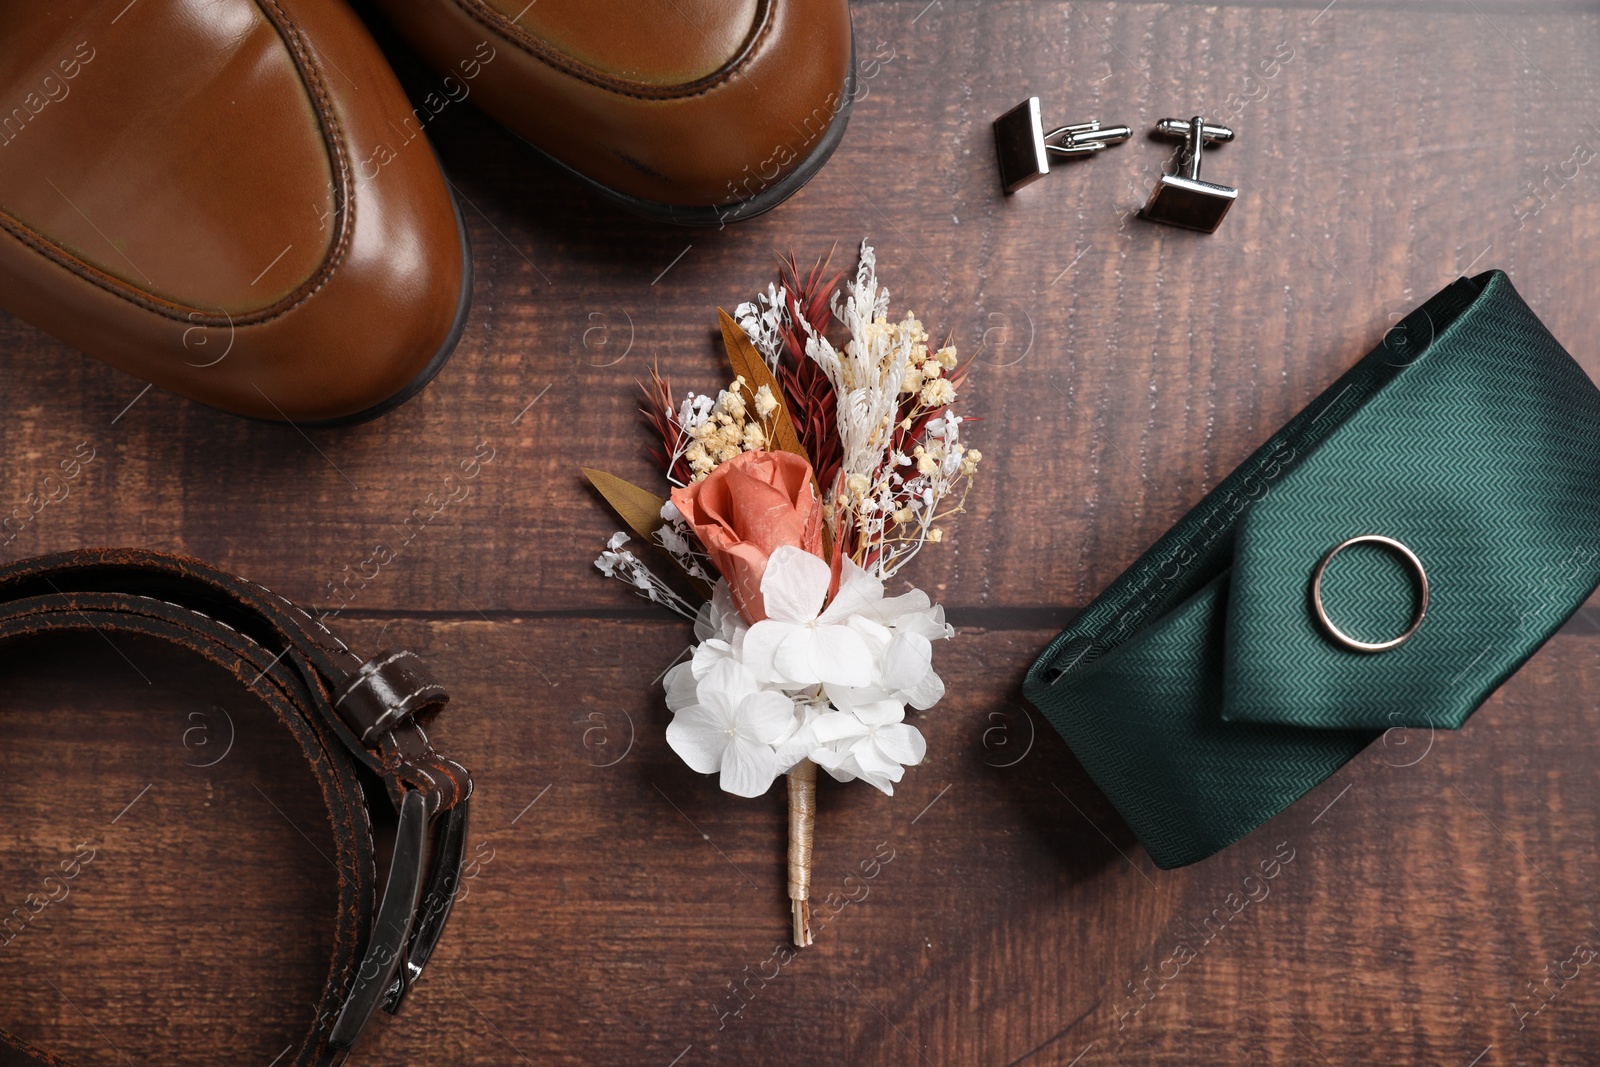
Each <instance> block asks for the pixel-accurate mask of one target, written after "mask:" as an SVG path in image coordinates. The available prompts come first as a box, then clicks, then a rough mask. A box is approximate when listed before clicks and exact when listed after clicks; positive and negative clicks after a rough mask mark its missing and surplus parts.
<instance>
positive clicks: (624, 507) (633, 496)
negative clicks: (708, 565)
mask: <svg viewBox="0 0 1600 1067" xmlns="http://www.w3.org/2000/svg"><path fill="white" fill-rule="evenodd" d="M578 469H579V470H581V471H583V476H584V477H585V478H587V479H589V484H590V485H592V486H594V487H595V488H596V489H597V490H599V491H600V495H601V496H603V497H605V498H606V503H607V504H610V505H611V507H612V509H613V510H615V511H616V513H617V515H618V516H620V517H621V519H622V521H623V522H624V523H626V524H627V526H628V529H630V530H632V531H633V532H634V533H635V534H637V535H638V536H639V538H640V539H642V540H643V541H644V542H645V543H646V544H648V545H650V546H651V547H652V548H655V549H657V550H658V551H660V552H661V554H662V555H663V556H666V557H667V558H668V559H670V560H671V561H672V562H673V563H675V564H676V565H677V566H678V567H679V568H680V569H682V567H683V561H682V560H681V559H679V558H678V557H677V556H674V555H673V554H672V553H671V552H668V551H666V550H665V549H663V548H662V547H661V545H660V544H659V543H658V542H657V541H656V539H655V532H656V531H657V530H659V529H661V527H662V526H663V525H665V523H663V521H662V519H661V508H662V507H663V506H664V505H665V504H666V500H664V499H663V498H661V497H659V496H656V495H655V494H654V493H652V492H651V491H650V490H648V489H641V488H639V487H638V486H637V485H634V484H633V483H632V482H629V481H624V480H623V479H621V478H618V477H617V476H616V475H615V474H607V473H606V472H605V471H597V470H595V469H593V468H592V467H579V468H578ZM683 576H684V577H685V578H687V579H688V581H689V584H690V585H692V586H694V590H695V592H697V593H699V594H700V596H701V597H703V598H704V599H706V600H710V599H711V592H712V590H711V583H710V582H707V581H706V580H705V579H703V578H696V577H695V576H694V575H692V574H690V573H689V572H688V571H686V570H685V571H683Z"/></svg>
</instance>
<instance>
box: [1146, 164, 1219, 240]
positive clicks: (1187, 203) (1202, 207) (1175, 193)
mask: <svg viewBox="0 0 1600 1067" xmlns="http://www.w3.org/2000/svg"><path fill="white" fill-rule="evenodd" d="M1238 198H1239V190H1237V189H1234V188H1232V187H1231V186H1227V185H1215V184H1213V183H1211V182H1203V181H1200V180H1199V179H1197V178H1182V177H1179V176H1178V175H1176V174H1163V175H1162V176H1161V181H1160V183H1159V184H1158V185H1157V186H1156V187H1155V190H1154V191H1153V192H1151V194H1150V202H1149V203H1148V204H1146V205H1145V206H1144V210H1143V211H1142V212H1140V214H1142V215H1143V216H1144V217H1145V218H1147V219H1149V220H1150V221H1151V222H1164V223H1166V224H1167V225H1168V226H1181V227H1183V228H1184V229H1186V230H1199V231H1200V232H1201V233H1216V232H1217V227H1218V226H1221V225H1222V220H1223V217H1224V216H1226V215H1227V214H1228V209H1229V208H1230V207H1232V206H1233V202H1234V201H1235V200H1237V199H1238Z"/></svg>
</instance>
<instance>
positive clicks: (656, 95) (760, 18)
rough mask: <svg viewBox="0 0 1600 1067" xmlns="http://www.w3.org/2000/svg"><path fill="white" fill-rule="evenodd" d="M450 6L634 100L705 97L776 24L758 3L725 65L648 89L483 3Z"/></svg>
mask: <svg viewBox="0 0 1600 1067" xmlns="http://www.w3.org/2000/svg"><path fill="white" fill-rule="evenodd" d="M452 2H453V3H454V4H455V6H456V8H457V9H458V10H459V11H461V13H462V14H464V15H466V16H467V17H468V18H471V19H472V20H474V21H475V22H477V23H479V24H480V25H481V26H483V27H484V28H485V29H487V30H489V31H491V32H492V33H495V34H498V35H499V36H500V37H501V38H502V39H503V40H504V41H505V42H506V43H508V44H512V45H515V46H516V47H517V48H519V49H521V50H522V51H523V52H525V53H526V54H527V55H529V56H530V57H532V58H533V59H536V60H538V61H539V62H541V63H543V64H544V65H545V66H547V67H550V68H551V69H553V70H556V71H558V72H560V73H562V74H566V75H568V76H570V77H573V78H576V79H578V80H579V81H581V82H586V83H587V84H589V85H593V86H595V87H596V88H599V89H604V90H605V91H607V92H609V93H614V94H616V95H617V96H626V97H631V98H633V99H635V100H691V99H693V98H695V97H697V96H705V95H706V94H708V93H710V92H711V91H712V90H713V89H716V88H718V87H719V86H721V85H723V84H724V83H725V82H727V81H729V80H730V79H731V78H733V76H734V75H735V74H738V73H739V71H740V70H742V69H743V68H744V67H745V66H747V65H748V64H749V62H750V61H751V60H752V59H754V58H755V56H756V55H757V54H759V53H760V51H761V46H762V45H763V44H765V43H766V39H767V37H768V36H769V35H770V33H771V31H772V26H773V23H774V22H776V21H777V20H776V19H774V18H773V17H772V7H773V4H774V3H776V2H777V0H758V3H759V7H758V8H757V11H756V18H755V22H754V25H753V26H752V27H751V30H750V33H749V34H748V35H746V37H745V39H744V41H743V42H741V44H740V46H739V50H738V52H736V53H735V54H734V56H733V58H731V59H729V60H728V62H726V63H724V64H723V65H722V66H721V67H719V68H718V69H717V70H714V71H712V72H711V73H710V74H707V75H704V76H703V77H700V78H696V79H695V80H694V81H690V82H685V83H683V84H681V85H649V84H647V83H645V82H636V81H629V80H628V79H626V78H618V77H615V76H613V75H609V74H604V73H602V72H600V71H598V70H595V69H594V68H593V67H591V66H589V65H588V64H586V63H581V62H579V61H578V60H576V59H574V58H573V57H572V56H569V55H567V54H566V53H565V52H562V51H560V50H558V49H555V48H552V47H551V46H550V45H548V44H546V43H544V42H543V41H541V40H540V39H539V38H537V37H535V36H533V35H532V34H530V33H528V31H526V30H524V29H523V28H522V27H520V26H518V25H517V24H516V23H514V22H512V21H511V20H510V19H508V18H506V17H505V15H504V14H502V13H501V12H499V11H496V10H494V9H493V8H490V7H489V6H488V5H487V4H485V3H484V0H452Z"/></svg>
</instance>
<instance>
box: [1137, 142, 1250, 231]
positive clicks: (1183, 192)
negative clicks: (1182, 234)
mask: <svg viewBox="0 0 1600 1067" xmlns="http://www.w3.org/2000/svg"><path fill="white" fill-rule="evenodd" d="M1155 132H1156V133H1157V134H1160V135H1161V136H1163V137H1179V138H1182V139H1183V152H1182V154H1181V156H1180V158H1181V159H1182V161H1183V173H1182V174H1163V175H1162V176H1161V180H1160V181H1159V182H1157V183H1156V187H1155V188H1154V189H1152V190H1151V191H1150V199H1149V201H1148V202H1147V203H1146V204H1145V205H1144V209H1143V210H1142V211H1141V212H1140V214H1141V215H1143V216H1144V217H1145V218H1147V219H1149V220H1150V221H1151V222H1162V223H1166V224H1167V225H1168V226H1181V227H1183V228H1184V229H1188V230H1199V231H1200V232H1201V233H1215V232H1216V231H1217V227H1218V226H1221V225H1222V220H1223V218H1224V217H1225V216H1226V215H1227V214H1228V209H1229V208H1230V207H1232V206H1233V202H1234V201H1235V200H1236V199H1238V197H1239V190H1237V189H1235V188H1233V187H1232V186H1231V185H1218V184H1217V183H1215V182H1206V181H1201V180H1200V157H1201V156H1202V155H1203V154H1204V151H1205V146H1206V145H1207V144H1220V143H1223V142H1227V141H1231V140H1233V137H1234V133H1233V131H1232V130H1231V129H1229V128H1228V127H1226V126H1218V125H1211V124H1209V123H1207V122H1206V121H1205V119H1204V118H1203V117H1202V116H1200V115H1196V116H1195V117H1194V118H1192V119H1189V120H1187V121H1185V120H1183V119H1162V120H1161V121H1160V122H1158V123H1156V127H1155Z"/></svg>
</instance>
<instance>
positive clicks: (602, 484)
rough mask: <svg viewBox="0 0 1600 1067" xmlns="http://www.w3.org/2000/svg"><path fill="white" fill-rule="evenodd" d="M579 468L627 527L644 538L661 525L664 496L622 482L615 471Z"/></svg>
mask: <svg viewBox="0 0 1600 1067" xmlns="http://www.w3.org/2000/svg"><path fill="white" fill-rule="evenodd" d="M579 469H580V470H582V471H583V476H584V477H585V478H587V479H589V483H590V484H591V485H593V486H594V487H595V488H596V489H598V490H600V495H601V496H603V497H605V498H606V503H607V504H610V505H611V506H612V508H614V509H615V510H616V513H617V514H618V515H619V516H621V518H622V521H623V522H625V523H627V524H628V529H630V530H632V531H633V532H634V533H636V534H638V535H639V536H640V537H642V538H644V539H645V540H646V541H649V540H651V539H652V538H651V534H654V533H655V532H656V531H657V530H659V529H660V528H661V508H662V506H663V505H665V504H666V501H665V500H664V499H662V498H661V497H659V496H656V495H655V494H654V493H652V492H650V490H648V489H640V488H639V487H638V486H637V485H634V484H633V483H632V482H626V481H623V480H622V479H621V478H618V477H617V476H616V475H615V474H607V473H606V472H605V471H597V470H593V469H591V468H589V467H580V468H579Z"/></svg>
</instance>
